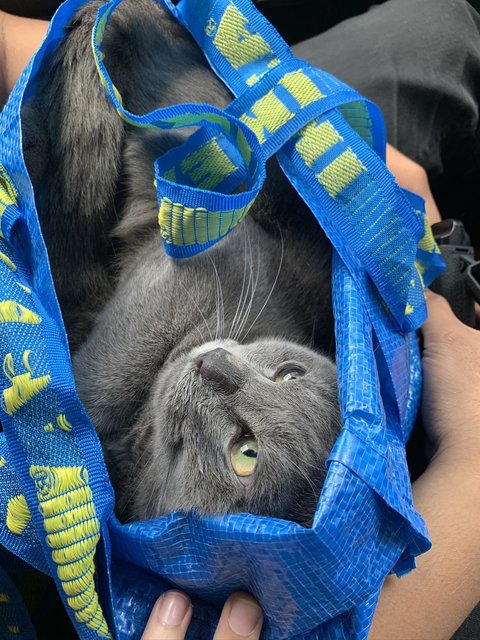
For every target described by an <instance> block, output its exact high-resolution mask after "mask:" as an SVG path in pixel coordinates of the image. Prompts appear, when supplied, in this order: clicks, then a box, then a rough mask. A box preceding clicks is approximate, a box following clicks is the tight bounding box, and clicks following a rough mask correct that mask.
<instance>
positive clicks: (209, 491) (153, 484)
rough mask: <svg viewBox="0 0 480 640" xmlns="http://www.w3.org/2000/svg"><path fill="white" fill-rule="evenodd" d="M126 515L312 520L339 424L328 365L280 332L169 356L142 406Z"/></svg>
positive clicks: (333, 381) (331, 366)
mask: <svg viewBox="0 0 480 640" xmlns="http://www.w3.org/2000/svg"><path fill="white" fill-rule="evenodd" d="M148 415H149V418H148V419H149V421H150V425H149V433H150V440H149V442H148V445H146V447H145V448H146V449H147V451H146V452H145V453H144V457H145V458H148V462H147V463H146V464H145V466H144V467H143V469H142V470H141V472H140V478H139V479H138V482H136V487H137V488H136V491H135V495H134V497H133V503H134V507H133V511H134V514H133V515H134V517H135V518H148V517H154V516H158V515H161V514H164V513H168V512H171V511H173V510H177V509H185V510H191V509H192V508H193V510H194V511H197V512H200V513H226V512H249V513H254V514H263V515H270V516H273V517H279V518H285V519H289V520H293V521H297V522H299V523H300V524H303V525H309V524H311V521H312V518H313V514H314V511H315V507H316V504H317V502H318V498H319V496H320V491H321V487H322V485H323V482H324V479H325V475H326V469H325V460H326V458H327V457H328V455H329V453H330V450H331V448H332V446H333V444H334V442H335V439H336V437H337V435H338V432H339V425H340V418H339V409H338V400H337V381H336V367H335V365H334V364H333V363H332V362H331V360H329V359H328V358H327V357H325V356H323V355H321V354H319V353H317V352H315V351H313V350H312V349H309V348H306V347H303V346H300V345H298V344H295V343H292V342H289V341H286V340H280V339H265V340H257V341H255V342H252V343H250V344H238V343H237V342H234V341H233V340H216V341H213V342H210V343H207V344H203V345H202V346H200V347H196V348H194V349H192V350H190V351H189V352H188V353H185V354H183V355H180V356H177V357H175V358H174V359H171V360H170V361H168V362H167V363H166V364H165V365H164V366H163V368H162V370H161V372H160V373H159V374H158V377H157V379H156V382H155V385H154V388H153V391H152V394H151V396H150V401H149V407H148Z"/></svg>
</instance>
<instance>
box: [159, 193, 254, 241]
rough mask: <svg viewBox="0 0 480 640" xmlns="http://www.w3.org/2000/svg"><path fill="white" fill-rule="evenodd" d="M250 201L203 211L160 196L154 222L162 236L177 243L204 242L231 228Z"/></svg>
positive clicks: (239, 218) (247, 208)
mask: <svg viewBox="0 0 480 640" xmlns="http://www.w3.org/2000/svg"><path fill="white" fill-rule="evenodd" d="M250 206H251V203H249V204H248V205H247V206H245V207H241V208H240V209H235V210H232V211H207V209H203V208H200V207H198V208H196V209H193V208H191V207H184V206H183V205H182V204H181V203H176V202H172V201H171V200H169V199H168V198H165V197H164V198H162V200H161V203H160V210H159V213H158V224H159V225H160V231H161V234H162V238H163V239H164V240H165V241H166V242H168V243H172V244H175V245H178V246H189V245H192V244H205V243H206V242H210V241H212V240H217V239H218V238H220V237H221V236H223V235H225V234H226V233H227V232H228V231H230V230H231V229H233V228H234V227H235V226H236V225H237V224H238V223H239V222H240V221H241V220H243V218H244V217H245V216H246V214H247V213H248V210H249V209H250Z"/></svg>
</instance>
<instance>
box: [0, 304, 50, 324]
mask: <svg viewBox="0 0 480 640" xmlns="http://www.w3.org/2000/svg"><path fill="white" fill-rule="evenodd" d="M41 321H42V319H41V317H40V316H39V315H37V314H36V313H35V312H34V311H31V310H30V309H27V308H26V307H24V306H23V305H21V304H19V303H18V302H15V300H2V301H0V322H24V323H26V324H40V322H41Z"/></svg>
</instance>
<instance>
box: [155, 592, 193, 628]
mask: <svg viewBox="0 0 480 640" xmlns="http://www.w3.org/2000/svg"><path fill="white" fill-rule="evenodd" d="M189 607H190V601H189V600H188V599H187V597H186V596H184V595H183V593H180V592H179V591H168V592H167V593H165V594H164V595H163V596H162V597H161V599H160V605H159V607H158V619H159V621H160V622H161V623H162V624H163V625H165V626H166V627H178V626H179V625H180V624H181V623H182V622H183V619H184V618H185V616H186V615H187V612H188V609H189Z"/></svg>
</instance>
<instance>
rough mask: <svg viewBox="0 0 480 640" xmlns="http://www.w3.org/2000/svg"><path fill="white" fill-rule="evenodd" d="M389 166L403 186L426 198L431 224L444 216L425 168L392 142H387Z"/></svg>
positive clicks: (426, 207)
mask: <svg viewBox="0 0 480 640" xmlns="http://www.w3.org/2000/svg"><path fill="white" fill-rule="evenodd" d="M387 167H388V168H389V169H390V171H391V172H392V173H393V175H394V176H395V179H396V181H397V182H398V184H399V185H400V186H401V187H403V188H404V189H408V190H409V191H413V192H414V193H418V195H419V196H421V197H422V198H423V199H424V200H425V213H426V214H427V218H428V220H429V222H430V224H434V223H435V222H440V220H441V219H442V218H441V216H440V212H439V210H438V207H437V205H436V203H435V200H434V199H433V195H432V191H431V189H430V184H429V182H428V176H427V172H426V171H425V169H424V168H423V167H421V166H420V165H419V164H418V163H417V162H414V161H413V160H411V159H410V158H408V157H407V156H406V155H404V154H403V153H401V152H400V151H398V149H395V147H392V145H390V144H387Z"/></svg>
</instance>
